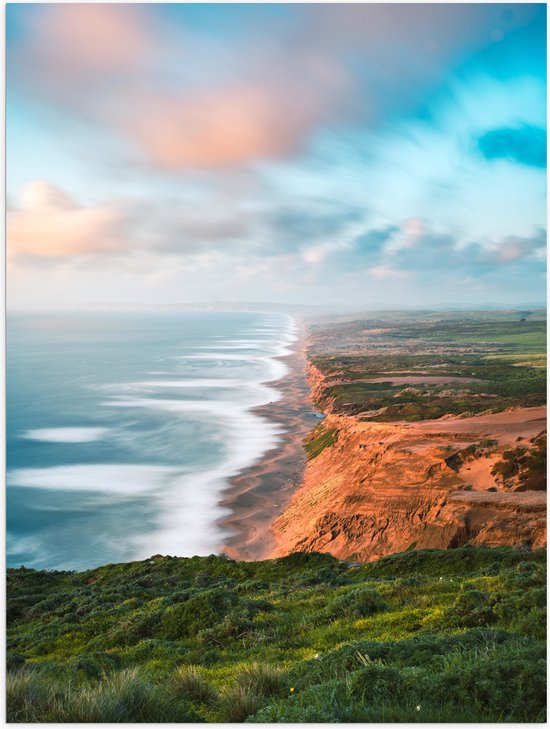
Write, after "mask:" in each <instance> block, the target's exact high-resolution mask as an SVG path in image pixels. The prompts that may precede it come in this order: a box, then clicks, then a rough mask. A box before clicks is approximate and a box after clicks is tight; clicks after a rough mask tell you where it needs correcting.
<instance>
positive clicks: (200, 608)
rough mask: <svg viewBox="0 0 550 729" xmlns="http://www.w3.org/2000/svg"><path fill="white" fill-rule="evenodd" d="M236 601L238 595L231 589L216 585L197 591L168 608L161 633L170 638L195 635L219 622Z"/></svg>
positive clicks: (162, 621)
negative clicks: (183, 600) (187, 598)
mask: <svg viewBox="0 0 550 729" xmlns="http://www.w3.org/2000/svg"><path fill="white" fill-rule="evenodd" d="M238 602H239V595H238V593H237V592H236V591H235V590H232V589H224V588H221V587H217V588H213V589H211V590H204V591H202V592H199V593H198V594H197V595H194V596H193V597H191V598H189V600H187V601H186V602H184V603H181V604H179V605H174V606H173V607H170V608H168V610H167V611H166V613H165V614H164V616H163V618H162V620H161V630H160V632H161V635H162V636H163V637H165V638H168V639H170V640H177V639H178V638H185V637H187V636H190V635H195V634H196V633H198V632H199V631H200V630H202V629H203V628H211V627H213V626H214V625H216V623H218V622H220V620H221V619H222V618H223V617H224V616H225V615H227V613H229V611H230V610H231V608H232V607H234V606H235V605H237V603H238Z"/></svg>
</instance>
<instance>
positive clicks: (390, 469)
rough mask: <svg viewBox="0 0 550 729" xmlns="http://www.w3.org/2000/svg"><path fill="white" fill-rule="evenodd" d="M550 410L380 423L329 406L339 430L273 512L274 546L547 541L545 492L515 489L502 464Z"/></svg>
mask: <svg viewBox="0 0 550 729" xmlns="http://www.w3.org/2000/svg"><path fill="white" fill-rule="evenodd" d="M309 374H310V381H311V384H312V390H313V397H314V398H315V399H319V397H320V395H321V394H322V393H321V388H322V376H321V375H320V373H319V371H318V370H316V368H314V366H313V365H310V373H309ZM316 388H317V391H316ZM545 417H546V411H545V408H521V409H519V408H518V409H515V410H511V411H507V412H505V413H498V414H495V415H483V416H477V417H473V418H448V419H443V420H442V419H439V420H434V421H424V422H421V423H378V422H376V423H375V422H360V421H358V420H357V419H355V418H353V417H350V416H339V415H334V414H331V413H329V414H328V415H327V417H326V419H325V421H324V422H323V425H322V427H323V428H325V429H335V430H337V431H338V437H337V439H336V441H335V442H334V443H333V444H332V445H330V446H328V447H326V448H324V450H322V452H321V453H320V454H319V455H318V456H316V457H315V458H314V459H312V460H311V461H310V462H309V463H308V466H307V469H306V473H305V478H304V482H303V485H302V487H301V488H300V489H299V490H298V491H297V492H296V493H295V494H294V496H293V498H292V499H291V501H290V503H289V505H288V506H287V507H286V509H285V510H284V511H283V513H282V514H281V516H280V517H279V518H278V519H277V520H276V521H275V523H274V525H273V531H274V534H275V540H276V546H275V549H274V551H273V553H272V555H271V556H281V555H283V554H287V553H289V552H293V551H305V552H310V551H319V552H330V553H331V554H333V555H334V556H336V557H339V558H342V559H354V560H358V561H370V560H376V559H379V558H380V557H383V556H385V555H387V554H391V553H395V552H403V551H406V550H409V549H425V548H434V549H435V548H437V549H441V548H443V549H444V548H452V547H459V546H463V545H466V544H472V545H479V544H485V545H490V546H498V545H518V546H520V545H522V546H530V547H533V548H537V547H541V546H544V545H545V543H546V493H545V492H543V491H540V490H538V491H529V490H523V491H522V490H519V491H518V490H514V488H512V487H510V485H509V484H508V485H507V484H506V481H503V479H502V478H499V469H498V468H496V469H495V465H496V464H498V463H500V462H501V461H502V458H503V454H504V453H505V452H508V451H509V449H510V447H511V446H512V445H514V446H517V444H518V443H519V442H521V443H522V444H523V445H524V447H525V449H526V450H527V451H528V450H529V448H530V447H531V446H532V444H533V442H535V441H533V439H536V438H537V436H538V435H539V434H540V433H541V431H543V430H544V428H545ZM536 442H537V443H538V442H539V441H538V440H537V441H536Z"/></svg>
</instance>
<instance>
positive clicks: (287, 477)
mask: <svg viewBox="0 0 550 729" xmlns="http://www.w3.org/2000/svg"><path fill="white" fill-rule="evenodd" d="M296 324H297V326H298V331H297V339H296V341H295V342H294V344H293V347H292V352H291V353H290V354H289V355H287V356H285V357H281V360H282V361H283V362H284V363H285V364H287V365H288V367H289V368H290V372H288V374H286V375H285V376H284V377H283V378H281V379H280V380H277V381H276V382H274V383H271V384H272V385H273V386H275V387H276V388H277V390H279V391H280V392H281V393H282V397H281V399H280V400H279V401H278V402H275V403H269V404H267V405H262V406H260V407H258V408H255V409H254V410H253V412H255V413H257V414H258V415H261V416H262V417H265V418H268V419H270V420H272V421H274V422H276V423H279V424H281V425H282V426H283V428H284V431H285V432H284V433H283V434H282V435H281V436H280V441H279V443H278V444H277V446H276V447H275V448H272V449H271V450H270V451H268V452H267V453H266V454H265V455H264V456H263V458H262V459H261V460H260V461H259V462H258V463H256V464H254V465H253V466H251V467H250V468H248V469H246V470H245V471H243V472H242V473H240V474H239V475H238V476H235V477H234V478H233V479H231V482H230V486H229V488H228V489H227V491H226V492H225V494H224V498H223V500H222V502H221V504H222V506H224V507H227V508H229V509H231V513H230V514H229V516H227V517H224V518H223V519H222V520H221V522H220V525H221V526H222V527H224V528H225V529H230V530H231V531H232V532H234V534H233V536H231V537H229V538H228V539H226V540H225V542H224V544H223V545H221V547H220V551H223V552H225V554H227V555H228V556H229V557H231V558H232V559H239V560H257V559H264V558H265V557H266V555H268V554H269V553H270V552H271V550H272V549H273V546H274V538H273V534H272V531H271V525H272V524H273V522H274V521H275V519H276V518H277V517H278V516H279V515H280V514H281V512H282V511H283V509H284V508H285V507H286V505H287V504H288V502H289V500H290V498H291V496H292V494H293V493H294V491H295V490H296V489H297V488H298V487H299V486H300V485H301V483H302V477H303V473H304V470H305V465H306V456H305V452H304V449H303V446H302V440H303V438H304V437H305V436H306V435H307V434H308V433H309V432H310V431H311V430H312V429H313V428H314V427H315V425H316V423H317V422H318V421H317V420H316V418H315V416H314V415H313V413H312V404H311V400H310V390H309V386H308V383H307V379H306V374H305V364H306V354H305V349H306V328H305V326H304V324H303V323H302V322H301V321H299V320H297V321H296Z"/></svg>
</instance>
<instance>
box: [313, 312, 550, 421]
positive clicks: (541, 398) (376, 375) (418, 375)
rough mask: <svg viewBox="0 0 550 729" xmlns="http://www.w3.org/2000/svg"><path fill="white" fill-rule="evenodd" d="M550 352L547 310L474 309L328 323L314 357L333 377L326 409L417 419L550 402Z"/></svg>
mask: <svg viewBox="0 0 550 729" xmlns="http://www.w3.org/2000/svg"><path fill="white" fill-rule="evenodd" d="M520 315H521V316H520ZM378 316H380V315H378ZM545 351H546V320H545V317H544V315H543V313H542V312H539V313H538V314H537V315H535V314H533V312H494V313H490V312H469V313H468V314H467V315H465V314H461V315H459V314H457V313H455V314H450V313H449V314H446V315H444V314H437V315H436V314H433V313H432V314H431V315H429V316H428V315H422V313H417V314H415V318H414V320H413V319H412V318H411V315H410V314H408V315H402V316H398V315H397V314H396V315H395V316H394V317H393V318H391V319H388V320H385V319H380V318H367V317H366V318H365V319H363V320H359V321H355V322H347V323H345V324H342V323H338V324H337V325H325V326H323V327H318V328H317V329H315V330H314V333H313V337H312V343H311V346H310V352H309V354H310V359H311V361H312V362H313V364H315V365H316V367H317V368H318V369H319V370H320V371H321V372H322V374H323V375H324V376H325V378H326V387H325V390H324V392H323V393H322V394H321V395H320V396H319V402H318V405H319V407H320V408H321V409H324V410H327V409H328V410H331V411H333V412H336V413H338V414H345V415H358V416H360V417H361V418H362V419H365V420H375V421H396V420H405V421H415V420H427V419H436V418H440V417H442V416H443V415H447V414H452V415H468V414H470V415H474V414H477V413H482V412H488V411H491V412H498V411H501V410H505V409H506V408H509V407H519V406H522V407H525V406H536V405H545V404H546V356H545ZM385 376H387V381H380V380H381V378H382V377H385ZM392 376H394V377H396V376H397V377H400V378H405V379H408V382H407V383H406V384H404V383H403V381H401V382H400V383H399V382H397V383H396V382H392ZM425 377H428V378H432V380H431V381H429V380H427V381H426V380H424V381H423V378H425ZM433 378H438V380H439V381H434V380H433Z"/></svg>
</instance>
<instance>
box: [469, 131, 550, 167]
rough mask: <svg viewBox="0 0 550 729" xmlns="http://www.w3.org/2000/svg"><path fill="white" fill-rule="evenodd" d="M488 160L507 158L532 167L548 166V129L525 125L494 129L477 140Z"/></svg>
mask: <svg viewBox="0 0 550 729" xmlns="http://www.w3.org/2000/svg"><path fill="white" fill-rule="evenodd" d="M477 144H478V148H479V150H480V151H481V153H482V154H483V156H484V157H485V158H486V159H488V160H493V159H507V160H511V161H513V162H518V163H519V164H523V165H528V166H530V167H539V168H541V169H544V168H546V131H545V130H544V129H541V128H540V127H534V126H530V125H527V124H526V125H524V126H522V127H517V128H515V129H514V128H504V129H492V130H490V131H488V132H485V134H483V135H482V136H481V137H480V138H479V139H478V141H477Z"/></svg>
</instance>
